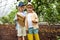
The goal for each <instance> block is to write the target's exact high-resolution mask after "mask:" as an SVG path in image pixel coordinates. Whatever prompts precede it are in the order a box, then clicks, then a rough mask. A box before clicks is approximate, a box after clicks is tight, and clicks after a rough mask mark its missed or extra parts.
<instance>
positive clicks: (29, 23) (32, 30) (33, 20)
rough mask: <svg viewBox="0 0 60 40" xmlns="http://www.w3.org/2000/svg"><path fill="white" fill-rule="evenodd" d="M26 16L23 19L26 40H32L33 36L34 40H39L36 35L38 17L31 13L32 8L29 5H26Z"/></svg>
mask: <svg viewBox="0 0 60 40" xmlns="http://www.w3.org/2000/svg"><path fill="white" fill-rule="evenodd" d="M26 7H27V16H26V19H25V26H26V31H27V32H28V35H27V36H28V40H33V35H34V38H35V40H40V39H39V35H38V28H39V27H38V16H37V14H36V13H35V12H34V11H33V6H32V4H31V3H28V4H27V6H26Z"/></svg>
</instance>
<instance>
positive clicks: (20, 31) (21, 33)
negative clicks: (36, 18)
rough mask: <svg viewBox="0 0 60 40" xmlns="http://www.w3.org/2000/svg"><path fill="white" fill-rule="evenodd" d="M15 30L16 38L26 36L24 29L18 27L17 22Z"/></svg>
mask: <svg viewBox="0 0 60 40" xmlns="http://www.w3.org/2000/svg"><path fill="white" fill-rule="evenodd" d="M16 30H17V36H26V28H25V27H22V26H20V25H19V23H18V22H16Z"/></svg>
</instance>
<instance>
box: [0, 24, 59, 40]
mask: <svg viewBox="0 0 60 40" xmlns="http://www.w3.org/2000/svg"><path fill="white" fill-rule="evenodd" d="M39 27H40V28H39V35H40V39H41V40H57V37H56V36H57V35H58V36H60V25H54V26H53V25H51V26H48V25H39ZM0 40H17V32H16V29H15V25H12V24H9V25H0Z"/></svg>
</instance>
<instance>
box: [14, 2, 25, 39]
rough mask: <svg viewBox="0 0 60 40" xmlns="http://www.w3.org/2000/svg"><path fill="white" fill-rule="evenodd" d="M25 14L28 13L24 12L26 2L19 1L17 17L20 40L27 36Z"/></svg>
mask: <svg viewBox="0 0 60 40" xmlns="http://www.w3.org/2000/svg"><path fill="white" fill-rule="evenodd" d="M25 15H26V14H25V12H24V3H23V2H19V5H18V13H17V14H16V17H15V22H16V29H17V36H18V40H24V39H25V36H26V29H25V27H24V26H23V25H24V21H25V20H24V19H25Z"/></svg>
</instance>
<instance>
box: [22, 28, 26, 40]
mask: <svg viewBox="0 0 60 40" xmlns="http://www.w3.org/2000/svg"><path fill="white" fill-rule="evenodd" d="M22 36H23V37H22V38H23V40H26V28H25V27H22Z"/></svg>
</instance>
